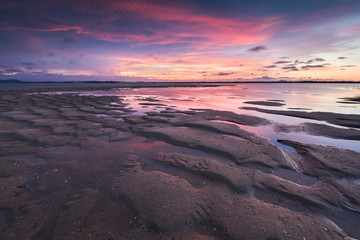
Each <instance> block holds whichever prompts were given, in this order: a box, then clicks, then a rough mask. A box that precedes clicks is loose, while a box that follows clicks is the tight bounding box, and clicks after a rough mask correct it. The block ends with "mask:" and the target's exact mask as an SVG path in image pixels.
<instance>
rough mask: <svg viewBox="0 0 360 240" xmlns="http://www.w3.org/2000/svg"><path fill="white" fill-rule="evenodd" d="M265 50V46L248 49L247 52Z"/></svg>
mask: <svg viewBox="0 0 360 240" xmlns="http://www.w3.org/2000/svg"><path fill="white" fill-rule="evenodd" d="M266 49H267V48H266V46H256V47H253V48H250V49H249V50H248V51H249V52H261V51H263V50H266Z"/></svg>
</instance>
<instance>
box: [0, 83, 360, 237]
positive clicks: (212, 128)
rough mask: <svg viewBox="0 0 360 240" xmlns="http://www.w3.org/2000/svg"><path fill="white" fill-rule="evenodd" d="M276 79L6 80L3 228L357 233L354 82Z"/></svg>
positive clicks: (0, 160)
mask: <svg viewBox="0 0 360 240" xmlns="http://www.w3.org/2000/svg"><path fill="white" fill-rule="evenodd" d="M274 84H275V86H276V87H275V88H274V87H273V85H274ZM274 84H272V85H271V86H270V83H269V84H266V83H263V84H255V83H253V84H186V83H182V84H178V85H171V84H168V83H152V84H149V83H148V84H143V85H141V84H139V83H138V84H122V85H121V84H87V85H86V84H74V85H72V84H63V85H62V84H57V85H51V84H49V86H50V87H49V86H45V85H42V87H41V88H39V87H38V86H39V85H37V86H34V85H28V84H24V85H16V84H13V85H11V84H10V85H6V86H5V85H3V86H1V85H0V89H1V90H0V236H1V237H0V239H31V240H35V239H44V240H45V239H114V240H115V239H269V240H270V239H300V240H304V239H360V229H359V222H360V111H359V110H360V104H359V102H358V101H357V100H356V99H358V97H359V95H360V91H359V90H358V89H359V84H302V85H301V84H282V83H281V84H280V83H274ZM44 86H45V87H44ZM274 89H276V91H274ZM343 99H346V101H344V100H343ZM354 99H355V100H354Z"/></svg>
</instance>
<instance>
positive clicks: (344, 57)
mask: <svg viewBox="0 0 360 240" xmlns="http://www.w3.org/2000/svg"><path fill="white" fill-rule="evenodd" d="M338 59H341V60H342V59H346V57H338Z"/></svg>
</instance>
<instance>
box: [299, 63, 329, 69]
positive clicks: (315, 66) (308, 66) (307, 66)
mask: <svg viewBox="0 0 360 240" xmlns="http://www.w3.org/2000/svg"><path fill="white" fill-rule="evenodd" d="M326 65H327V64H326ZM323 67H325V64H321V65H305V66H302V67H301V69H303V70H308V69H310V68H323Z"/></svg>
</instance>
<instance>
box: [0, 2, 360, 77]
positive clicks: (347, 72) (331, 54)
mask: <svg viewBox="0 0 360 240" xmlns="http://www.w3.org/2000/svg"><path fill="white" fill-rule="evenodd" d="M359 67H360V1H359V0H342V1H340V0H311V1H307V0H305V1H289V0H275V1H270V0H249V1H245V0H244V1H241V0H228V1H226V0H222V1H221V0H217V1H215V0H206V1H205V0H183V1H170V0H168V1H165V0H164V1H163V0H125V1H115V0H102V1H99V0H77V1H75V0H2V1H0V79H20V80H30V81H44V80H47V81H67V80H113V81H116V80H119V81H168V80H171V81H243V80H274V79H275V80H281V79H284V80H304V79H306V80H308V79H321V80H355V81H359V80H360V68H359Z"/></svg>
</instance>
